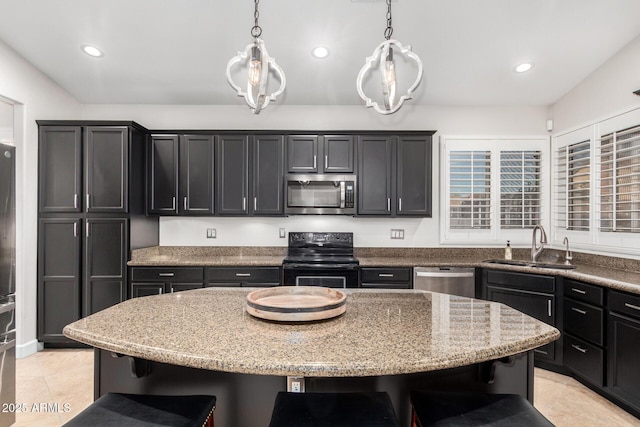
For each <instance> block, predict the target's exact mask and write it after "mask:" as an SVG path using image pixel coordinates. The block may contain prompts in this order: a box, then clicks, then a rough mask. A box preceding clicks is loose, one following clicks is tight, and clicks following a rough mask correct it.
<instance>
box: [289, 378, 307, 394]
mask: <svg viewBox="0 0 640 427" xmlns="http://www.w3.org/2000/svg"><path fill="white" fill-rule="evenodd" d="M287 391H288V392H291V393H304V377H287Z"/></svg>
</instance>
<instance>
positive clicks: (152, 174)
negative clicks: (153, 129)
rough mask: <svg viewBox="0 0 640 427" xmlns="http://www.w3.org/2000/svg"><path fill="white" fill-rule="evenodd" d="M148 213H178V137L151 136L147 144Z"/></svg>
mask: <svg viewBox="0 0 640 427" xmlns="http://www.w3.org/2000/svg"><path fill="white" fill-rule="evenodd" d="M148 165H149V178H148V180H149V189H148V194H149V195H148V197H149V213H153V214H165V215H175V214H177V213H178V209H177V205H176V203H177V198H178V136H177V135H153V136H152V137H151V141H150V143H149V152H148Z"/></svg>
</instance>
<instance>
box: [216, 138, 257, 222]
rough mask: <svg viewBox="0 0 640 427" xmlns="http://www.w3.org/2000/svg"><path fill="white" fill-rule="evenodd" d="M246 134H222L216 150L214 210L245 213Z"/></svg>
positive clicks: (247, 205) (246, 186) (247, 140)
mask: <svg viewBox="0 0 640 427" xmlns="http://www.w3.org/2000/svg"><path fill="white" fill-rule="evenodd" d="M248 154H249V136H248V135H222V136H219V137H218V144H217V149H216V169H217V170H216V202H215V204H216V213H217V214H219V215H246V214H248V213H249V201H248V197H249V194H248V193H249V185H248V182H249V156H248Z"/></svg>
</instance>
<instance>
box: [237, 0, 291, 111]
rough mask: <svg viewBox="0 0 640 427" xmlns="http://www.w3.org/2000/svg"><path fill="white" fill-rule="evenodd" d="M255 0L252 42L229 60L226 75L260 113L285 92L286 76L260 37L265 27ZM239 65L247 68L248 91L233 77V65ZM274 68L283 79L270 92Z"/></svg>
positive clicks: (276, 73)
mask: <svg viewBox="0 0 640 427" xmlns="http://www.w3.org/2000/svg"><path fill="white" fill-rule="evenodd" d="M254 1H255V11H254V14H253V16H254V25H253V27H251V37H253V43H250V44H248V45H247V47H246V48H245V49H244V50H243V51H240V52H238V55H236V56H234V57H233V58H231V59H230V60H229V62H228V63H227V72H226V75H227V81H228V82H229V84H230V85H231V87H232V88H233V89H234V90H235V91H236V93H237V94H238V96H242V97H244V99H245V101H246V103H247V105H248V106H249V108H250V109H251V111H253V113H254V114H260V111H262V110H263V109H264V108H265V107H266V106H267V105H269V102H271V101H275V100H276V97H277V96H278V95H280V94H281V93H282V92H283V91H284V88H285V85H286V78H285V76H284V71H282V68H280V66H279V65H278V64H276V60H275V59H274V58H272V57H270V56H269V53H268V52H267V48H266V47H265V45H264V41H263V40H262V39H261V38H260V36H261V35H262V28H261V27H260V25H258V18H259V17H260V12H258V2H259V0H254ZM237 64H240V65H242V66H244V67H245V68H246V70H247V90H246V91H245V90H243V89H242V87H240V86H239V85H237V84H236V83H235V82H234V80H233V77H232V76H231V71H232V68H234V67H235V66H236V65H237ZM271 71H273V74H275V76H276V77H277V78H278V80H279V81H280V87H279V88H278V89H277V90H276V91H275V92H272V93H271V94H267V83H268V80H269V74H270V72H271Z"/></svg>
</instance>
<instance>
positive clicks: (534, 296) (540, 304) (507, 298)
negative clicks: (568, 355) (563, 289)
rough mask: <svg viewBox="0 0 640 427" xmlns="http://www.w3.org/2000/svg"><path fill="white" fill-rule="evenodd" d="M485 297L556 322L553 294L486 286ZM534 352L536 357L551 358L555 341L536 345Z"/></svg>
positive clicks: (533, 315) (543, 319) (544, 319)
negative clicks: (540, 345) (539, 345)
mask: <svg viewBox="0 0 640 427" xmlns="http://www.w3.org/2000/svg"><path fill="white" fill-rule="evenodd" d="M487 299H488V300H489V301H496V302H501V303H503V304H506V305H508V306H509V307H511V308H515V309H516V310H518V311H521V312H522V313H524V314H527V315H529V316H531V317H534V318H536V319H538V320H540V321H542V322H545V323H547V324H549V325H552V326H555V324H556V316H555V296H553V295H548V294H538V293H533V292H523V291H517V290H513V289H504V288H497V287H493V286H488V287H487ZM534 352H535V353H536V357H540V358H543V359H550V360H553V359H554V358H555V343H554V342H552V343H549V344H546V345H543V346H542V347H538V348H536V349H535V350H534Z"/></svg>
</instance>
